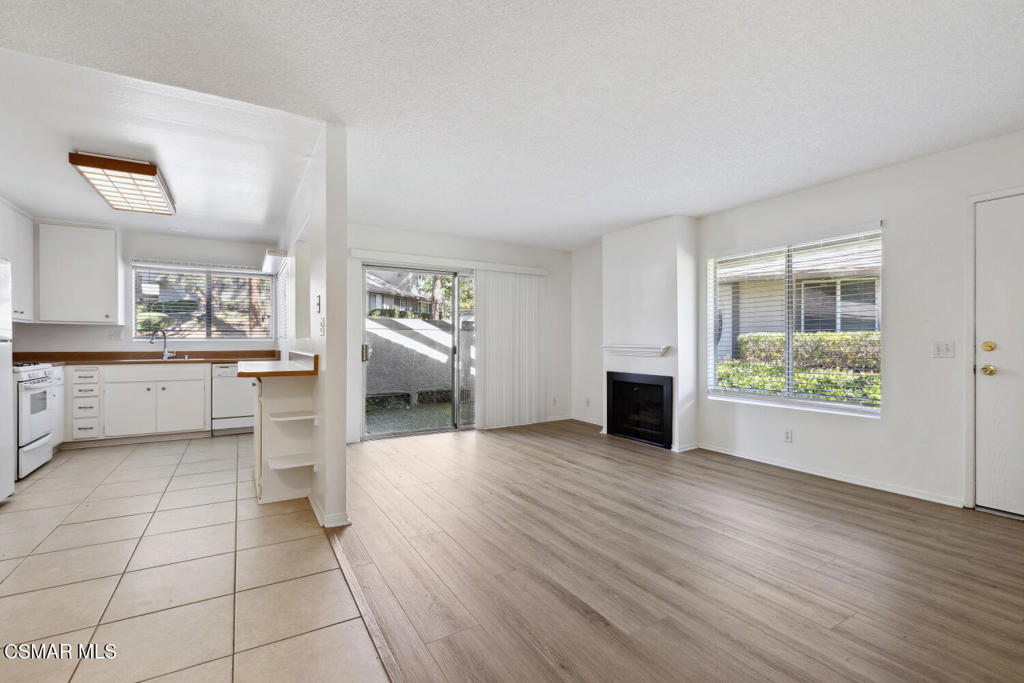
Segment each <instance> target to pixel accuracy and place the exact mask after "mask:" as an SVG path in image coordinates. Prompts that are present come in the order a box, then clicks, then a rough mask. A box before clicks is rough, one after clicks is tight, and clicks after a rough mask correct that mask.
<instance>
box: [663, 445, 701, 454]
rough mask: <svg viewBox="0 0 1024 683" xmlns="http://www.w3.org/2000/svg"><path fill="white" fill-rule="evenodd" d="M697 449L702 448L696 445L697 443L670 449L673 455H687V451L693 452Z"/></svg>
mask: <svg viewBox="0 0 1024 683" xmlns="http://www.w3.org/2000/svg"><path fill="white" fill-rule="evenodd" d="M697 448H700V446H699V445H698V444H696V443H688V444H683V445H682V446H677V447H675V448H670V449H669V450H671V451H672V452H673V453H685V452H686V451H692V450H695V449H697Z"/></svg>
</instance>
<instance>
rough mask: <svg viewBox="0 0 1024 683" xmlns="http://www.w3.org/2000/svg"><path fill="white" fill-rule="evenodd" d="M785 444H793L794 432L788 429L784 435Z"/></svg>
mask: <svg viewBox="0 0 1024 683" xmlns="http://www.w3.org/2000/svg"><path fill="white" fill-rule="evenodd" d="M782 442H783V443H793V430H792V429H787V430H786V433H785V434H783V435H782Z"/></svg>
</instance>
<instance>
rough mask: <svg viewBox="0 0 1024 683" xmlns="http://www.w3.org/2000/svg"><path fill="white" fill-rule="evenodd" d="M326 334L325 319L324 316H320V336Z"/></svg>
mask: <svg viewBox="0 0 1024 683" xmlns="http://www.w3.org/2000/svg"><path fill="white" fill-rule="evenodd" d="M326 335H327V319H326V318H320V336H321V337H323V336H326Z"/></svg>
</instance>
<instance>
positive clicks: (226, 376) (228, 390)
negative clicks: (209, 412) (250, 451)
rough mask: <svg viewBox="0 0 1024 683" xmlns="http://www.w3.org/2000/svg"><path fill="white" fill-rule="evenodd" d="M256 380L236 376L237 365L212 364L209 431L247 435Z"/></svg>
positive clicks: (254, 405) (253, 404) (254, 400)
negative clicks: (211, 399) (210, 425)
mask: <svg viewBox="0 0 1024 683" xmlns="http://www.w3.org/2000/svg"><path fill="white" fill-rule="evenodd" d="M255 408H256V380H255V379H253V378H252V377H239V376H238V363H214V364H213V425H212V426H213V432H214V433H215V434H217V433H220V434H227V433H235V432H251V431H252V416H253V411H254V410H255Z"/></svg>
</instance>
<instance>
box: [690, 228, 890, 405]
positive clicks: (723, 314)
mask: <svg viewBox="0 0 1024 683" xmlns="http://www.w3.org/2000/svg"><path fill="white" fill-rule="evenodd" d="M881 275H882V233H881V231H878V230H874V231H871V232H863V233H858V234H856V235H849V236H846V237H841V238H836V239H830V240H823V241H817V242H808V243H804V244H791V245H787V246H785V247H780V248H778V249H772V250H767V251H761V252H757V253H750V254H743V255H740V256H733V257H729V258H720V259H712V260H711V261H709V262H708V299H709V305H708V314H709V318H710V319H709V321H708V337H709V338H708V390H709V393H712V394H722V395H727V394H732V393H740V394H748V395H755V396H763V397H767V398H783V399H791V400H794V401H812V402H821V401H824V402H828V404H829V405H831V406H832V407H850V408H851V409H857V410H869V411H873V410H878V409H880V407H881V405H882V368H881V365H882V315H881Z"/></svg>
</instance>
